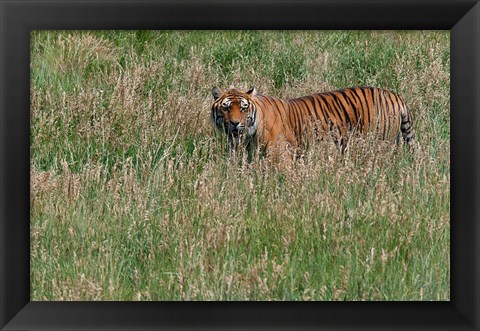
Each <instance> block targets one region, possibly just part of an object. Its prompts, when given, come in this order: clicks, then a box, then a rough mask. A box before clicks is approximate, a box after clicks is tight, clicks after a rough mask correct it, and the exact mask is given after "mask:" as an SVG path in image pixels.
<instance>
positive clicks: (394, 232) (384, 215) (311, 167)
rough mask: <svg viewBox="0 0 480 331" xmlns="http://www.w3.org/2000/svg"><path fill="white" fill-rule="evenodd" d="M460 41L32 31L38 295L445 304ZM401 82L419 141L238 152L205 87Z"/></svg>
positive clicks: (346, 34) (302, 90)
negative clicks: (281, 153) (453, 76)
mask: <svg viewBox="0 0 480 331" xmlns="http://www.w3.org/2000/svg"><path fill="white" fill-rule="evenodd" d="M449 48H450V37H449V33H448V31H289V32H285V31H226V32H222V31H84V32H79V31H77V32H72V31H70V32H69V31H57V32H52V31H50V32H49V31H37V32H33V33H32V35H31V109H30V113H31V115H30V116H31V271H30V273H31V299H32V300H449V299H450V217H449V214H450V111H449V108H450V98H449V94H450V92H449V88H450V72H449V68H450V51H449ZM215 85H218V86H220V87H221V88H227V87H229V86H231V85H235V86H236V87H239V88H242V89H247V88H249V87H251V86H256V88H257V90H258V91H259V93H262V94H269V95H273V96H277V97H282V98H288V97H297V96H302V95H306V94H311V93H314V92H319V91H320V92H321V91H328V90H332V89H336V88H344V87H350V86H357V85H370V86H377V87H382V88H387V89H391V90H393V91H395V92H397V93H399V94H400V95H402V96H403V98H404V99H405V100H406V102H407V104H408V105H409V107H410V109H411V110H412V114H413V117H414V125H415V131H416V144H417V145H418V148H415V149H414V150H410V151H409V150H406V149H404V148H399V149H396V148H395V147H394V146H391V145H390V144H379V143H376V142H375V141H372V140H370V139H365V140H358V141H355V142H354V143H352V146H351V148H350V149H349V150H348V152H347V153H345V154H344V155H342V154H341V153H339V152H338V151H337V150H336V149H335V148H334V146H332V144H329V143H322V144H318V145H316V146H313V147H312V148H310V149H308V150H307V151H305V155H304V157H303V158H302V159H301V160H299V161H298V162H297V163H296V164H295V166H294V169H291V170H286V171H277V170H275V168H272V167H271V166H269V164H268V162H267V161H266V160H265V159H263V158H262V159H258V158H256V159H255V160H254V161H253V162H252V163H248V162H245V160H244V156H242V155H241V154H240V155H236V156H235V155H232V156H229V155H228V153H227V152H226V142H225V139H222V138H224V137H222V136H221V135H216V133H215V131H214V129H213V128H212V126H211V124H210V122H209V121H210V119H209V116H210V105H211V103H212V100H213V99H212V96H211V88H212V87H213V86H215Z"/></svg>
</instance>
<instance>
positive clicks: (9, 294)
mask: <svg viewBox="0 0 480 331" xmlns="http://www.w3.org/2000/svg"><path fill="white" fill-rule="evenodd" d="M0 24H1V62H0V65H1V77H0V78H1V81H0V102H1V103H0V110H1V111H0V148H1V149H0V156H1V158H0V171H1V172H0V185H1V186H0V222H1V223H0V230H1V231H0V240H1V241H0V245H1V246H0V328H1V329H2V330H40V329H42V330H45V329H51V330H60V329H61V330H71V329H75V330H80V329H96V330H105V329H109V330H110V329H122V330H126V329H135V330H144V329H149V330H151V329H434V330H447V329H448V330H478V329H479V328H480V314H479V312H480V299H479V298H480V291H479V285H480V279H479V260H480V259H479V257H480V254H479V252H480V249H479V242H480V238H479V229H480V227H479V219H480V218H479V215H480V213H479V206H480V199H479V197H480V195H479V187H480V177H479V170H478V169H479V168H480V162H479V161H480V157H479V155H480V154H479V152H480V149H479V147H480V146H479V145H480V144H479V141H480V139H479V138H480V125H479V124H480V101H479V95H480V65H479V62H480V60H479V59H480V46H479V45H480V43H479V42H480V4H479V2H478V0H457V1H453V0H431V1H426V0H420V1H410V0H404V1H400V0H390V1H377V0H337V1H329V0H316V1H315V0H300V1H293V0H261V1H252V0H242V1H238V0H230V1H219V0H216V1H214V0H210V1H204V0H197V1H190V0H187V1H184V0H177V1H168V0H163V1H153V0H141V1H135V0H117V1H114V0H99V1H89V0H85V1H78V0H38V1H35V0H0ZM37 29H445V30H450V33H451V243H452V244H451V262H452V263H451V301H449V302H269V303H267V302H30V293H29V291H30V268H29V267H30V261H29V259H30V253H29V240H30V239H29V238H30V227H29V216H30V213H29V203H30V202H29V201H30V200H29V194H30V187H29V185H30V183H29V176H30V168H29V166H30V154H29V141H30V136H29V134H30V127H29V121H30V117H29V88H30V85H29V52H30V47H29V46H30V45H29V36H30V31H32V30H37Z"/></svg>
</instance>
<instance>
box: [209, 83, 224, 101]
mask: <svg viewBox="0 0 480 331" xmlns="http://www.w3.org/2000/svg"><path fill="white" fill-rule="evenodd" d="M222 93H223V92H222V90H220V89H219V88H218V87H216V86H214V87H213V88H212V95H213V99H214V100H217V99H218V98H220V96H221V95H222Z"/></svg>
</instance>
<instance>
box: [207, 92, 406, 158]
mask: <svg viewBox="0 0 480 331" xmlns="http://www.w3.org/2000/svg"><path fill="white" fill-rule="evenodd" d="M212 95H213V99H214V101H213V104H212V107H211V116H210V118H211V122H212V124H213V125H214V127H216V128H217V129H218V130H220V131H223V132H225V134H226V135H227V136H228V146H229V149H230V150H232V149H235V147H236V146H238V145H240V143H241V142H245V145H246V146H247V148H251V146H258V145H259V146H263V147H264V148H265V151H266V153H267V154H268V151H269V149H270V148H272V147H273V146H275V145H276V143H277V142H278V141H280V140H281V141H285V142H286V143H287V144H288V145H289V146H290V147H291V148H293V150H296V149H298V148H299V147H300V146H302V143H304V142H305V139H306V138H305V137H307V136H309V134H310V136H311V135H312V134H313V135H314V136H315V137H316V139H318V138H322V137H323V136H325V134H326V133H328V132H330V133H332V132H333V133H336V134H333V135H332V137H333V139H334V140H335V144H337V145H338V146H340V147H341V148H344V147H345V146H346V144H347V142H348V137H349V136H350V135H351V133H360V134H367V133H369V132H375V134H376V137H378V138H379V139H380V140H383V141H391V142H392V143H395V144H398V143H399V141H400V137H401V138H402V139H403V141H404V142H405V143H406V144H408V145H409V144H410V143H411V142H412V140H413V138H414V136H415V134H414V131H413V120H412V114H411V112H410V110H409V108H408V107H407V105H406V103H405V101H404V100H403V99H402V98H401V97H400V96H399V95H397V94H396V93H394V92H391V91H389V90H386V89H382V88H377V87H364V86H362V87H351V88H345V89H341V90H335V91H331V92H323V93H315V94H311V95H306V96H302V97H299V98H294V99H280V98H276V97H272V96H268V95H261V94H257V90H256V88H255V87H252V88H251V89H249V90H247V91H246V92H243V91H241V90H239V89H237V88H230V89H227V90H225V91H222V90H221V89H220V88H218V87H216V86H215V87H213V88H212Z"/></svg>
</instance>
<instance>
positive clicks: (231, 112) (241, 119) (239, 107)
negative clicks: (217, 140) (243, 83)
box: [210, 86, 258, 145]
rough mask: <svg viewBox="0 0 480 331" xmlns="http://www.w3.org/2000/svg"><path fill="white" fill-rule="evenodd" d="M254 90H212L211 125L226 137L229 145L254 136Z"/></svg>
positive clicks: (255, 125)
mask: <svg viewBox="0 0 480 331" xmlns="http://www.w3.org/2000/svg"><path fill="white" fill-rule="evenodd" d="M255 94H256V89H255V88H254V87H253V88H251V89H250V90H248V91H247V92H243V91H240V90H238V89H235V88H231V89H228V90H226V91H222V90H220V89H219V88H218V87H216V86H215V87H214V88H213V89H212V95H213V99H214V102H213V105H212V112H211V117H210V118H211V121H212V124H213V125H215V126H216V128H217V129H218V130H221V131H224V132H225V133H226V134H227V135H228V140H229V143H230V145H232V143H233V145H237V144H238V143H239V142H240V141H241V140H242V139H244V138H249V137H252V136H253V135H255V132H256V130H257V126H258V123H257V118H256V107H255V103H254V102H253V97H254V96H255Z"/></svg>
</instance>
